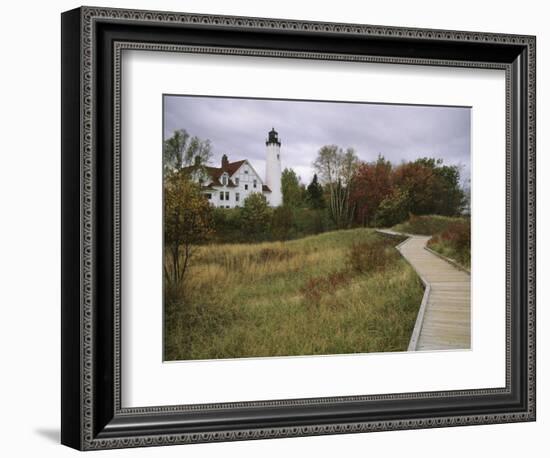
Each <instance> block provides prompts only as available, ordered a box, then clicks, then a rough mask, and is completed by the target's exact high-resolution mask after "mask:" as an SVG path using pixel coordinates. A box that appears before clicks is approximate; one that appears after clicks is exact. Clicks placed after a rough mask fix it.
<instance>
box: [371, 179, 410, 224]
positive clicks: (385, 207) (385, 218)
mask: <svg viewBox="0 0 550 458" xmlns="http://www.w3.org/2000/svg"><path fill="white" fill-rule="evenodd" d="M409 197H410V196H409V193H408V191H404V190H402V189H399V188H395V189H393V190H392V191H391V193H390V194H389V195H387V196H386V197H385V198H384V199H383V200H382V202H380V205H379V206H378V209H377V210H376V214H375V215H374V224H375V225H376V226H378V227H391V226H393V225H395V224H398V223H401V222H403V221H405V220H406V219H407V216H408V215H409V212H408V209H409V205H410V201H409Z"/></svg>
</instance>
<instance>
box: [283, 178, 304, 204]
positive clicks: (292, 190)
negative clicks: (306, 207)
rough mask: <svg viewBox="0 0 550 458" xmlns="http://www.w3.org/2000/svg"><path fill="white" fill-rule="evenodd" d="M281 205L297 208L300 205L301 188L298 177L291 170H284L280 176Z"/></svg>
mask: <svg viewBox="0 0 550 458" xmlns="http://www.w3.org/2000/svg"><path fill="white" fill-rule="evenodd" d="M281 190H282V193H283V205H286V206H288V207H293V208H297V207H299V206H300V205H301V204H302V188H301V187H300V180H299V179H298V175H296V172H295V171H294V170H292V169H284V170H283V173H282V175H281Z"/></svg>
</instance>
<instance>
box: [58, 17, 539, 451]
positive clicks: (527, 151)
mask: <svg viewBox="0 0 550 458" xmlns="http://www.w3.org/2000/svg"><path fill="white" fill-rule="evenodd" d="M535 43H536V42H535V37H533V36H520V35H504V34H491V33H479V32H461V31H460V32H458V31H444V30H425V29H411V28H399V27H381V26H370V25H357V24H337V23H316V22H305V21H295V20H280V19H262V18H248V17H226V16H203V15H197V14H185V13H167V12H152V11H132V10H122V9H105V8H95V7H82V8H78V9H75V10H72V11H68V12H65V13H63V15H62V435H61V441H62V443H63V444H65V445H68V446H70V447H73V448H76V449H80V450H91V449H105V448H122V447H138V446H151V445H168V444H183V443H196V442H213V441H228V440H248V439H263V438H276V437H289V436H308V435H319V434H339V433H351V432H368V431H385V430H400V429H413V428H430V427H444V426H459V425H475V424H488V423H505V422H517V421H534V420H535V111H536V110H535ZM123 49H147V50H152V51H155V50H158V51H173V52H200V53H214V54H225V55H254V56H268V57H273V58H277V57H299V58H304V59H320V60H323V59H326V60H351V61H358V62H362V61H363V62H382V63H398V64H411V65H436V66H447V67H466V68H497V69H502V70H505V72H506V110H507V113H506V119H507V127H506V150H507V172H506V173H507V177H506V186H507V189H506V196H507V214H506V225H507V227H506V251H507V252H506V284H507V291H506V326H507V329H506V352H507V358H506V359H507V361H506V381H507V382H506V387H504V388H494V389H479V390H466V391H445V392H419V393H404V394H395V395H368V394H365V395H364V396H354V397H332V398H310V399H292V400H265V401H255V402H239V403H224V404H196V405H181V406H177V405H176V406H160V407H144V408H123V407H122V406H121V395H120V390H121V383H120V377H121V364H120V358H121V353H120V326H121V321H120V320H121V316H120V268H121V267H120V238H121V231H120V173H121V170H120V167H121V166H120V150H119V148H120V145H119V137H118V135H119V128H120V55H121V54H120V53H121V51H122V50H123Z"/></svg>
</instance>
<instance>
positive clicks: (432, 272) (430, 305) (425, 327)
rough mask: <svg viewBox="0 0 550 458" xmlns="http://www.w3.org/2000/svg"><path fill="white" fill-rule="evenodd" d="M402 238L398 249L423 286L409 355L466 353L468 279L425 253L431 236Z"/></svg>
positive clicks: (468, 330) (469, 326)
mask: <svg viewBox="0 0 550 458" xmlns="http://www.w3.org/2000/svg"><path fill="white" fill-rule="evenodd" d="M379 232H382V233H386V234H397V233H396V232H393V231H390V230H380V231H379ZM403 235H407V236H408V237H409V238H408V239H407V240H405V241H404V242H403V243H401V244H400V245H398V246H397V249H398V250H399V252H400V253H401V255H402V256H403V257H404V258H405V259H407V261H409V263H410V264H411V265H412V266H413V268H414V269H415V270H416V272H417V273H418V275H420V277H421V278H422V281H423V282H424V284H425V285H426V291H425V293H424V298H423V300H422V304H421V306H420V310H419V312H418V317H417V322H416V325H415V329H414V331H413V335H412V337H411V342H410V344H409V351H414V350H451V349H469V348H470V331H471V321H470V316H471V315H470V275H469V274H468V273H466V272H464V271H462V270H459V269H458V268H456V267H455V266H453V265H452V264H450V263H448V262H447V261H444V260H443V259H441V258H440V257H438V256H436V255H435V254H433V253H430V252H429V251H428V250H425V249H424V247H425V246H426V244H427V243H428V240H429V239H430V236H423V235H411V234H403Z"/></svg>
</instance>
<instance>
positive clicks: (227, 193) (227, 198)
mask: <svg viewBox="0 0 550 458" xmlns="http://www.w3.org/2000/svg"><path fill="white" fill-rule="evenodd" d="M225 200H229V191H228V192H226V193H225ZM227 208H229V207H227Z"/></svg>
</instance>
